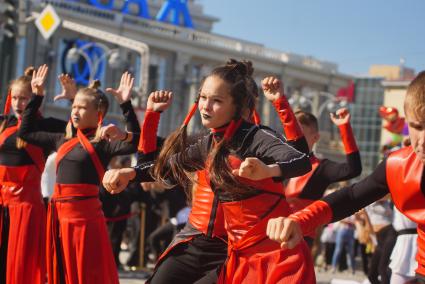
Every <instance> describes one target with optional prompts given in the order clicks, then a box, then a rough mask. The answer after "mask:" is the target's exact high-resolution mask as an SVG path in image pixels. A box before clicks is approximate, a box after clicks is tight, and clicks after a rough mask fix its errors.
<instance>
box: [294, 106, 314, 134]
mask: <svg viewBox="0 0 425 284" xmlns="http://www.w3.org/2000/svg"><path fill="white" fill-rule="evenodd" d="M295 117H296V118H297V120H298V122H299V123H300V124H301V125H304V126H307V127H312V128H313V129H314V130H316V131H319V123H318V122H317V118H316V117H315V116H314V115H313V114H312V113H309V112H306V111H302V110H297V111H295Z"/></svg>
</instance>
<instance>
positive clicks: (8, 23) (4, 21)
mask: <svg viewBox="0 0 425 284" xmlns="http://www.w3.org/2000/svg"><path fill="white" fill-rule="evenodd" d="M17 22H18V9H17V0H3V1H1V2H0V25H1V33H2V34H3V35H4V36H5V37H8V38H13V37H15V35H16V28H17Z"/></svg>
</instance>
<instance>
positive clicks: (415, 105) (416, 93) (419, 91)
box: [404, 71, 425, 121]
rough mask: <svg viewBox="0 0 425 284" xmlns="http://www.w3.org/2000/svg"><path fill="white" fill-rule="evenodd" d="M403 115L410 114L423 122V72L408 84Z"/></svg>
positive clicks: (424, 111) (424, 76)
mask: <svg viewBox="0 0 425 284" xmlns="http://www.w3.org/2000/svg"><path fill="white" fill-rule="evenodd" d="M404 113H405V114H406V116H408V115H410V114H411V113H413V114H415V115H416V116H417V117H418V118H422V120H424V121H425V71H422V72H420V73H419V74H418V75H417V76H416V78H415V79H414V80H413V81H412V82H411V83H410V84H409V87H408V88H407V92H406V98H405V99H404Z"/></svg>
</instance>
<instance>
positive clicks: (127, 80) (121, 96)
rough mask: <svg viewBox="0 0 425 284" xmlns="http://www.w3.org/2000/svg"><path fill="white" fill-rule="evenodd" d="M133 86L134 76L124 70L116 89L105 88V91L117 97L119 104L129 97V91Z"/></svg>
mask: <svg viewBox="0 0 425 284" xmlns="http://www.w3.org/2000/svg"><path fill="white" fill-rule="evenodd" d="M133 86H134V77H133V76H132V75H131V74H130V73H129V72H124V73H123V74H122V76H121V82H120V85H119V87H118V89H113V88H107V89H106V91H107V92H108V93H111V94H112V95H113V96H114V97H116V98H117V100H118V102H119V103H120V104H122V103H124V102H126V101H129V100H130V99H131V91H132V90H133Z"/></svg>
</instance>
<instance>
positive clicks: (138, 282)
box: [120, 270, 366, 284]
mask: <svg viewBox="0 0 425 284" xmlns="http://www.w3.org/2000/svg"><path fill="white" fill-rule="evenodd" d="M147 277H148V274H147V273H146V272H143V271H134V272H133V271H127V272H120V283H121V284H143V283H145V281H146V278H147ZM316 278H317V283H318V284H361V283H362V282H363V280H364V279H365V278H366V276H365V275H364V273H363V272H361V271H356V273H355V274H352V273H351V272H348V270H347V271H345V272H336V273H332V272H330V271H319V270H316Z"/></svg>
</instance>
